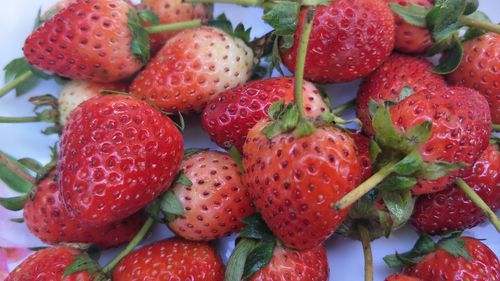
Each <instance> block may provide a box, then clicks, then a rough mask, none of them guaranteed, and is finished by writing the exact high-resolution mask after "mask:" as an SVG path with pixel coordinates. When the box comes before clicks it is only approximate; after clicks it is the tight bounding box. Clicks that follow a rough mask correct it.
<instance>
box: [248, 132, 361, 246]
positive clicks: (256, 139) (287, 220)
mask: <svg viewBox="0 0 500 281" xmlns="http://www.w3.org/2000/svg"><path fill="white" fill-rule="evenodd" d="M267 124H268V123H267V122H260V123H257V125H255V126H254V127H253V128H252V129H251V130H250V132H249V133H248V137H247V140H246V142H245V145H244V147H243V153H244V158H243V166H244V168H245V174H244V175H243V181H244V183H245V184H246V185H247V186H248V187H249V189H250V194H251V195H252V197H253V198H254V200H255V206H256V207H257V210H258V211H259V212H260V213H261V215H262V217H263V219H264V220H265V222H266V223H267V225H268V226H269V228H270V229H271V230H272V232H273V233H274V234H275V235H276V236H277V237H278V238H279V239H280V240H281V241H283V243H284V244H285V246H287V247H291V248H296V249H307V248H313V247H316V246H318V245H319V244H321V243H322V242H323V241H324V240H326V239H327V238H328V237H329V236H330V235H331V234H332V233H333V232H334V231H335V229H336V228H337V227H338V226H339V225H340V223H341V222H342V221H343V219H344V218H345V216H346V215H347V212H348V208H347V209H344V210H342V211H337V210H336V209H335V208H333V205H334V204H335V202H337V200H339V199H340V198H341V197H342V196H344V195H345V194H346V193H348V192H349V191H351V190H352V189H353V188H354V187H355V186H356V184H357V183H358V182H359V177H360V174H361V167H360V164H359V159H358V155H357V151H356V148H355V144H354V142H353V140H352V139H351V138H350V137H349V136H348V135H347V134H345V133H343V132H341V131H340V130H338V129H335V128H331V127H325V128H318V129H317V130H316V132H315V133H313V134H312V135H309V136H306V137H302V138H298V139H297V138H295V137H294V134H293V133H284V134H280V135H277V136H276V137H274V138H272V139H268V138H267V137H266V136H265V135H264V134H263V133H262V132H261V131H262V129H263V128H264V126H266V125H267Z"/></svg>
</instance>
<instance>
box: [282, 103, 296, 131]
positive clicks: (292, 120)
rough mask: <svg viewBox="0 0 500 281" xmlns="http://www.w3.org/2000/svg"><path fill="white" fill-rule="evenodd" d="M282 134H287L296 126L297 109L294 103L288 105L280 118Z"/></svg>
mask: <svg viewBox="0 0 500 281" xmlns="http://www.w3.org/2000/svg"><path fill="white" fill-rule="evenodd" d="M279 121H280V123H281V129H282V132H288V131H291V130H293V129H295V127H296V126H297V123H298V122H299V109H298V108H297V105H296V104H295V103H290V104H288V105H287V107H286V108H285V111H284V112H283V114H282V115H281V118H280V120H279Z"/></svg>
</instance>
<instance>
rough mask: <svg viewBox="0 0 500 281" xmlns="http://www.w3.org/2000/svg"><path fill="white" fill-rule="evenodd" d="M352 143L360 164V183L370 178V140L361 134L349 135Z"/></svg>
mask: <svg viewBox="0 0 500 281" xmlns="http://www.w3.org/2000/svg"><path fill="white" fill-rule="evenodd" d="M351 137H352V139H353V140H354V143H355V144H356V147H357V149H358V158H359V163H360V164H361V177H360V183H361V182H363V181H365V180H366V179H368V178H369V177H371V175H372V161H371V159H370V139H369V138H368V137H367V136H365V135H363V133H362V132H355V133H353V134H351Z"/></svg>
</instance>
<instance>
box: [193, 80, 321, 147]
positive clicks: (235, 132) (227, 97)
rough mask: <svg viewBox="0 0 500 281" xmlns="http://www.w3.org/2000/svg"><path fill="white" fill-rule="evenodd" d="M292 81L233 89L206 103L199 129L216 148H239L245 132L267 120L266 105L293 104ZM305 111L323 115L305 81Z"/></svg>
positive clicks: (263, 82)
mask: <svg viewBox="0 0 500 281" xmlns="http://www.w3.org/2000/svg"><path fill="white" fill-rule="evenodd" d="M293 83H294V79H293V78H286V77H281V78H270V79H264V80H256V81H252V82H249V83H248V84H246V85H244V86H240V87H236V88H234V89H231V90H229V91H226V92H224V93H222V94H221V95H219V96H218V97H217V98H216V99H214V100H212V101H210V102H209V103H208V104H207V106H206V107H205V109H204V110H203V115H202V118H201V122H202V126H203V129H204V130H205V131H206V132H207V133H208V134H209V136H210V138H211V139H212V141H214V142H215V143H217V144H218V145H219V146H220V147H224V148H230V147H231V146H233V145H234V146H236V148H238V150H239V151H241V150H242V149H243V144H244V143H245V138H246V136H247V134H248V131H249V130H250V129H251V128H252V127H253V126H254V125H255V124H256V123H257V122H258V121H260V120H262V119H264V118H266V117H267V110H268V109H269V106H270V105H271V104H273V103H274V102H276V101H278V100H283V101H285V102H291V101H293V89H294V86H293ZM303 97H304V105H305V112H306V114H307V115H308V116H310V117H315V116H319V115H321V113H323V112H326V111H327V109H328V105H327V104H325V102H324V100H323V99H322V97H321V94H320V92H319V91H318V89H316V87H315V86H314V85H313V84H312V83H309V82H305V83H304V87H303Z"/></svg>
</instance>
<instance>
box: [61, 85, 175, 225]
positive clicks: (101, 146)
mask: <svg viewBox="0 0 500 281" xmlns="http://www.w3.org/2000/svg"><path fill="white" fill-rule="evenodd" d="M60 150H61V152H60V154H59V161H58V169H59V171H58V173H59V183H60V188H61V192H62V196H63V199H64V203H65V204H66V206H67V207H68V209H69V211H70V212H71V213H72V214H73V215H74V216H75V219H77V220H80V221H82V222H86V223H93V224H94V225H103V224H106V223H109V222H114V221H118V220H121V219H124V218H126V217H128V216H131V215H132V214H134V213H136V212H137V211H139V210H140V209H142V208H143V207H145V206H146V205H147V204H148V203H149V202H150V201H152V200H153V199H154V198H156V197H157V196H159V195H160V194H162V193H163V192H165V191H166V189H167V188H168V187H169V186H170V184H171V183H172V181H173V180H174V178H175V176H176V174H177V172H178V169H179V167H180V164H181V161H182V156H183V139H182V136H181V134H180V132H179V130H178V129H177V128H176V126H175V124H174V123H173V122H172V121H171V120H170V119H169V118H168V117H166V116H164V115H163V114H161V113H160V112H159V111H157V110H156V109H155V108H153V107H152V106H151V105H149V104H148V103H146V102H144V101H141V100H138V99H136V98H134V97H131V96H125V95H103V96H99V97H95V98H93V99H90V100H88V101H86V102H84V103H82V104H81V105H80V106H78V107H77V108H76V109H75V110H74V111H73V113H72V114H71V116H70V118H69V121H68V124H67V125H66V127H65V129H64V132H63V135H62V138H61V144H60Z"/></svg>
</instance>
